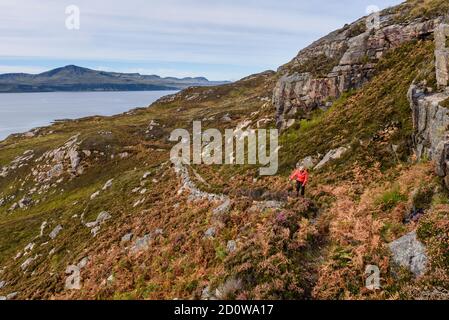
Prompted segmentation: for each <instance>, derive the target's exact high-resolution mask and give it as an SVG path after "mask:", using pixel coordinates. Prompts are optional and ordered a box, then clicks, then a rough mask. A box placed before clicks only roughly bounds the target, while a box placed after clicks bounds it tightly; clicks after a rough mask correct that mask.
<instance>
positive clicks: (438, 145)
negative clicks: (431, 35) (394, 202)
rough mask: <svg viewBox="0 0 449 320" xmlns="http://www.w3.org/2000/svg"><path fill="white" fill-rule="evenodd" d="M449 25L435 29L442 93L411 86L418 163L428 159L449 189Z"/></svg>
mask: <svg viewBox="0 0 449 320" xmlns="http://www.w3.org/2000/svg"><path fill="white" fill-rule="evenodd" d="M448 37H449V25H447V24H439V25H438V26H436V28H435V70H436V80H437V84H438V87H439V89H440V92H437V93H432V92H431V91H432V90H431V89H429V88H426V86H425V84H423V83H420V84H412V85H411V86H410V89H409V92H408V99H409V101H410V106H411V109H412V116H413V126H414V129H415V134H414V136H413V139H414V141H413V142H414V148H415V153H416V156H417V157H418V159H421V158H422V157H424V156H425V157H428V158H429V159H431V160H433V161H434V162H435V165H436V167H435V168H436V173H437V175H438V176H440V177H444V181H445V184H446V186H448V187H449V175H448V174H449V109H448V108H447V102H448V101H449V100H448V99H449V90H448V87H447V85H448V78H449V72H448V71H449V70H448V65H449V55H448V52H449V49H448V48H447V47H446V43H447V38H448Z"/></svg>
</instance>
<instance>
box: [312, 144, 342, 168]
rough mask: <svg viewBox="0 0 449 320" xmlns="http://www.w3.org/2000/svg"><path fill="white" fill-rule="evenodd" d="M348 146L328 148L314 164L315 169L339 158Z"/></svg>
mask: <svg viewBox="0 0 449 320" xmlns="http://www.w3.org/2000/svg"><path fill="white" fill-rule="evenodd" d="M348 150H349V147H340V148H337V149H333V150H330V151H329V152H328V153H326V155H325V156H324V157H323V159H321V161H320V162H319V163H318V164H317V165H316V166H315V168H314V169H315V170H318V169H321V168H322V167H324V166H325V165H326V164H327V163H328V162H329V161H331V160H337V159H340V158H341V157H342V156H343V155H344V154H345V153H346V152H347V151H348Z"/></svg>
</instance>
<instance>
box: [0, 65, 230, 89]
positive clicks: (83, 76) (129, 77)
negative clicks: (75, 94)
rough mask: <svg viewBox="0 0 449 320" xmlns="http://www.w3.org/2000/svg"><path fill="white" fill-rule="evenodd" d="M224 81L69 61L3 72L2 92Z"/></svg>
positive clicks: (177, 86) (155, 86)
mask: <svg viewBox="0 0 449 320" xmlns="http://www.w3.org/2000/svg"><path fill="white" fill-rule="evenodd" d="M223 83H226V82H225V81H222V82H220V81H209V80H207V79H206V78H203V77H198V78H182V79H178V78H173V77H168V78H161V77H159V76H156V75H150V76H147V75H141V74H139V73H117V72H106V71H96V70H91V69H87V68H82V67H78V66H73V65H70V66H65V67H62V68H57V69H53V70H50V71H47V72H43V73H40V74H36V75H34V74H25V73H9V74H1V75H0V92H49V91H50V92H51V91H140V90H178V89H185V88H187V87H191V86H211V85H219V84H223Z"/></svg>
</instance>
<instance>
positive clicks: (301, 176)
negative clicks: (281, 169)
mask: <svg viewBox="0 0 449 320" xmlns="http://www.w3.org/2000/svg"><path fill="white" fill-rule="evenodd" d="M290 180H296V181H299V182H301V183H302V184H303V185H306V184H307V181H309V173H308V172H307V170H304V171H303V172H301V171H299V170H298V169H296V170H295V171H293V173H292V175H291V176H290Z"/></svg>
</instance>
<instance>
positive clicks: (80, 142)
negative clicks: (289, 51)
mask: <svg viewBox="0 0 449 320" xmlns="http://www.w3.org/2000/svg"><path fill="white" fill-rule="evenodd" d="M416 8H419V10H418V11H417V10H416ZM446 9H447V7H446V2H444V1H409V2H407V3H405V4H403V5H401V6H398V7H395V8H392V9H388V10H386V11H384V12H382V14H381V17H382V21H384V23H385V24H386V26H384V27H382V28H383V29H381V30H382V32H383V34H388V35H391V33H388V32H386V30H385V28H387V29H388V30H391V29H394V30H395V31H394V32H400V37H399V38H400V40H398V41H397V42H395V44H394V45H392V42H391V39H390V38H388V37H387V36H385V38H382V37H380V33H381V31H379V30H377V31H373V30H359V29H358V27H357V26H358V25H360V22H361V21H362V20H360V21H357V22H355V23H354V24H352V25H350V26H347V27H345V29H344V30H346V31H338V32H337V33H333V34H331V35H330V36H328V37H325V38H324V39H322V40H320V41H318V42H317V43H315V44H313V45H312V47H311V48H313V50H310V49H304V50H302V51H301V53H300V54H299V57H300V58H299V60H301V59H302V58H301V57H303V56H304V54H305V53H304V52H308V51H311V52H312V51H313V52H319V51H320V50H318V49H316V48H317V47H316V46H317V44H318V45H321V44H323V43H330V42H329V41H331V42H332V44H330V47H332V48H334V47H336V46H338V45H336V44H335V43H334V42H333V41H334V40H329V39H335V37H336V36H335V35H336V34H338V36H337V38H338V39H340V40H338V41H341V43H352V44H354V45H353V46H348V47H347V48H345V50H346V51H344V52H342V54H341V55H339V56H335V55H334V54H333V53H332V52H333V51H332V50H325V49H323V50H322V51H321V53H320V54H323V55H324V56H325V57H326V60H329V61H331V62H329V66H328V67H326V68H322V66H323V64H319V65H318V66H316V65H315V66H313V67H307V69H303V65H302V63H299V66H297V65H296V62H295V61H298V58H296V59H295V60H294V61H293V62H291V63H289V64H287V65H285V66H283V67H281V68H280V69H279V70H278V72H270V71H267V72H264V73H261V74H258V75H253V76H250V77H247V78H245V79H242V80H241V81H238V82H236V83H232V84H226V85H223V86H216V87H207V88H206V87H195V88H189V89H186V90H184V91H182V92H180V93H178V94H176V95H173V96H168V97H164V98H162V99H161V100H159V101H157V102H156V103H154V104H153V105H152V106H151V107H150V108H144V109H136V110H132V111H130V112H128V113H125V114H122V115H117V116H114V117H109V118H105V117H91V118H85V119H80V120H76V121H66V122H61V123H57V124H55V125H53V126H51V127H46V128H39V129H36V130H34V131H33V133H34V136H33V137H30V136H31V135H17V136H14V137H10V138H9V139H7V140H5V141H3V142H1V143H0V167H2V169H1V170H0V235H1V237H0V252H1V255H0V266H1V267H0V270H1V271H0V283H1V285H0V295H4V296H5V297H8V298H11V299H13V298H30V299H42V298H45V299H50V298H63V299H86V298H87V299H174V298H185V299H189V298H195V299H200V298H202V299H216V298H223V299H255V298H256V299H259V298H272V299H356V298H357V299H429V298H433V299H448V298H449V293H448V290H449V279H448V274H449V260H448V259H449V247H448V243H449V239H448V234H449V224H448V221H449V193H448V190H447V188H446V187H445V185H444V180H445V173H446V171H445V170H446V169H445V165H446V159H449V158H448V157H447V151H448V150H449V148H447V146H448V145H449V143H448V142H446V140H445V139H446V134H447V133H448V127H447V124H448V123H449V122H448V119H449V117H448V111H447V110H446V109H445V106H446V103H447V101H449V100H446V99H447V98H449V94H447V93H446V92H445V88H444V86H443V87H442V86H441V79H439V78H437V77H436V74H437V73H436V70H435V69H436V68H435V54H437V57H438V53H436V51H435V41H434V40H435V36H434V35H435V30H437V31H436V32H437V33H438V32H440V31H438V30H443V29H441V26H444V24H443V19H442V15H443V14H442V10H446ZM440 15H441V17H440ZM395 24H399V27H398V26H396V25H395ZM417 25H419V26H420V27H417ZM392 26H393V27H392ZM353 29H356V30H359V31H358V32H355V31H351V32H347V30H353ZM398 30H399V31H398ZM404 30H413V32H410V33H407V35H406V36H404V34H403V32H404ZM423 30H425V31H423ZM443 33H444V32H443ZM447 36H449V34H448V35H447ZM373 37H375V38H373ZM379 37H380V38H379ZM361 38H363V39H368V40H366V41H368V42H369V43H372V42H373V41H374V40H373V39H383V40H382V41H384V40H385V39H389V40H388V41H386V40H385V41H384V43H385V44H386V45H385V46H383V45H382V46H381V47H380V45H379V46H376V51H377V52H381V54H379V55H376V58H373V57H374V56H373V57H370V58H369V59H370V60H371V59H372V61H370V62H369V68H368V67H367V65H366V64H365V63H362V64H360V63H359V62H357V63H356V62H354V63H351V64H347V65H345V68H344V69H345V70H340V71H338V72H341V73H339V74H338V75H335V72H336V69H335V68H337V69H339V68H341V67H342V66H343V64H342V62H341V60H342V59H343V57H344V56H348V55H352V53H353V52H358V54H359V53H360V54H361V55H364V54H366V52H365V51H364V50H367V52H369V53H371V51H370V50H371V49H370V48H372V47H370V46H368V47H366V46H365V44H364V43H365V42H363V41H362V44H361V47H359V46H358V45H356V44H355V43H359V44H360V42H359V41H358V40H357V39H361ZM399 38H397V39H399ZM335 41H337V40H335ZM379 41H380V40H379ZM387 43H388V44H387ZM323 46H324V47H322V48H325V47H326V46H327V45H323ZM344 47H345V46H344V45H343V46H342V47H341V48H344ZM367 48H368V49H367ZM380 48H381V49H380ZM362 49H363V50H362ZM379 50H380V51H379ZM337 51H339V50H337ZM342 51H343V49H342ZM339 52H340V51H339ZM324 56H323V58H324ZM337 57H338V59H337ZM343 60H344V59H343ZM319 61H322V60H319ZM364 61H365V62H366V60H364ZM448 65H449V64H448ZM317 67H319V70H318V69H317ZM304 77H308V80H307V81H306V82H307V83H304V82H303V80H302V79H303V78H304ZM348 77H349V78H350V79H353V80H351V81H349V82H346V80H344V79H347V78H348ZM342 79H343V80H342ZM339 81H342V82H341V83H344V84H345V86H343V87H342V85H341V83H340V84H338V85H337V87H338V88H341V90H340V91H335V90H334V89H332V88H335V87H332V85H333V84H335V83H339ZM310 83H320V84H318V87H320V88H327V89H326V90H325V91H322V90H318V91H317V90H316V87H315V86H313V85H309V84H310ZM438 84H440V85H438ZM328 89H331V90H328ZM317 92H319V93H320V95H317ZM310 101H313V102H312V103H311V104H309V102H310ZM328 102H329V103H328ZM323 103H324V105H323ZM290 107H292V109H291V110H293V109H295V110H296V111H295V112H294V113H288V112H287V113H284V111H285V110H287V109H288V108H290ZM431 107H432V108H434V109H431ZM281 110H284V111H282V112H281ZM432 110H434V111H435V110H436V111H435V112H433V111H432ZM287 114H288V117H289V118H288V119H287V117H286V115H287ZM282 116H285V117H284V118H282ZM280 117H281V118H280ZM193 120H201V121H202V125H203V128H204V129H207V128H217V129H219V130H220V131H222V130H224V129H227V128H236V127H241V128H243V129H245V128H273V127H275V126H276V125H279V124H280V123H284V124H285V125H281V126H282V127H283V128H282V129H283V131H282V135H281V136H280V141H279V145H280V146H281V149H280V155H279V157H280V159H279V160H280V161H279V162H280V168H279V173H278V175H276V176H268V177H263V176H259V174H258V167H257V166H254V165H245V166H230V165H223V166H217V165H214V166H207V165H192V166H174V165H172V164H171V162H170V161H169V153H170V149H171V147H172V146H173V143H171V142H169V141H168V136H169V135H170V132H171V131H172V130H173V129H174V128H187V129H190V128H191V127H192V121H193ZM279 120H282V121H284V120H286V121H285V122H282V121H281V122H279ZM288 120H294V121H288ZM287 123H288V125H287ZM447 136H449V135H447ZM438 150H439V151H438ZM436 151H438V152H436ZM298 161H299V162H302V163H303V164H304V165H307V166H309V167H311V168H313V169H310V171H311V172H310V173H311V179H310V180H311V181H310V184H309V186H308V188H307V194H306V198H296V197H294V196H292V195H291V193H290V191H291V190H289V189H291V188H290V187H289V184H288V182H287V177H288V174H289V173H290V171H291V169H292V167H293V166H294V165H295V164H296V163H297V162H298ZM435 169H437V170H436V171H435ZM440 171H443V172H440ZM289 193H290V194H289ZM368 266H374V267H376V268H378V269H379V272H380V278H381V279H380V285H381V288H379V289H377V290H370V289H369V288H367V286H366V285H367V283H366V280H367V277H368V276H369V275H370V272H369V273H368V274H366V273H365V272H366V271H367V267H368ZM368 270H373V269H369V268H368ZM78 271H79V275H80V283H79V287H78V286H77V285H78V283H77V282H76V281H74V282H71V281H70V280H74V279H75V278H76V276H77V274H78ZM1 281H4V282H1ZM73 287H77V288H75V289H74V288H73Z"/></svg>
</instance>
